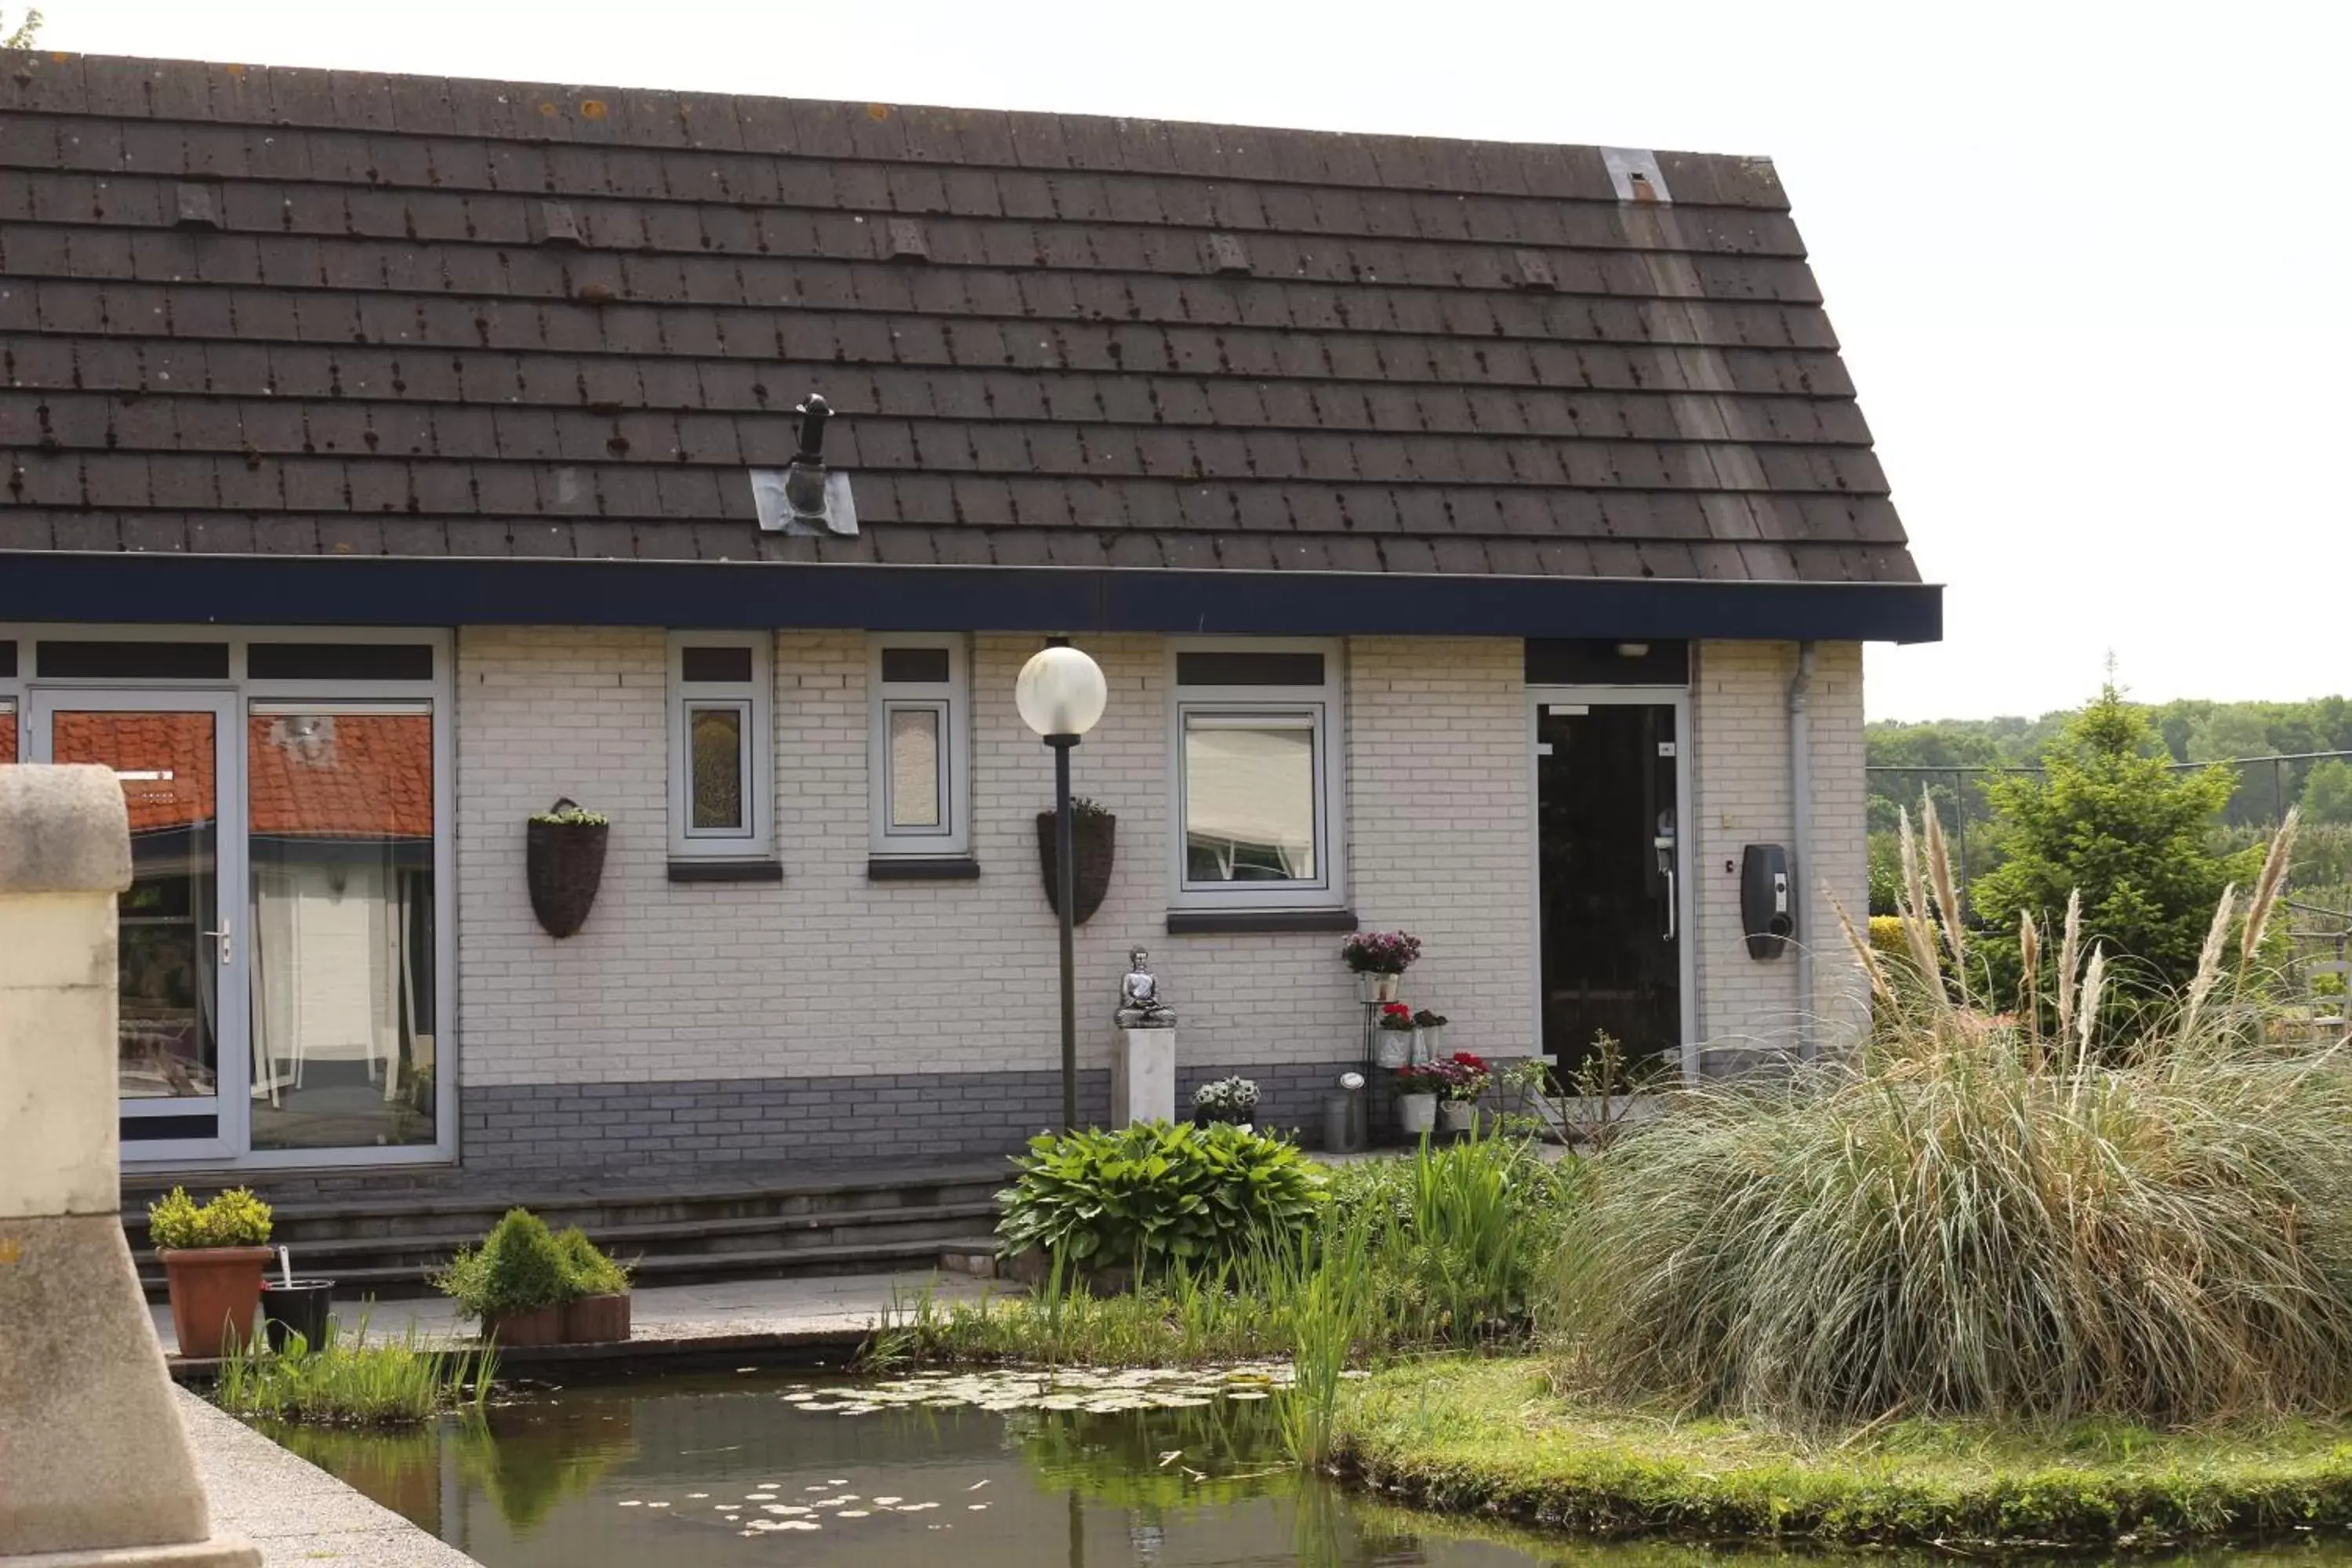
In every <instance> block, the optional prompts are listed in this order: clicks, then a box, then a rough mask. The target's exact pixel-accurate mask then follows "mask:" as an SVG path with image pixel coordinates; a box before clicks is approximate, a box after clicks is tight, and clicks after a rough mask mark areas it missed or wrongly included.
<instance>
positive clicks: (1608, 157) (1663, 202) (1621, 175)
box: [1601, 147, 1675, 206]
mask: <svg viewBox="0 0 2352 1568" xmlns="http://www.w3.org/2000/svg"><path fill="white" fill-rule="evenodd" d="M1601 163H1605V164H1607V165H1608V168H1609V183H1610V184H1612V185H1614V186H1615V187H1616V188H1617V199H1618V200H1619V201H1621V202H1645V203H1646V202H1654V203H1656V204H1657V205H1660V206H1672V205H1674V200H1675V196H1674V193H1673V192H1672V191H1669V190H1668V189H1666V176H1665V173H1664V171H1663V170H1661V169H1660V168H1659V167H1658V155H1657V154H1656V153H1653V152H1651V151H1650V150H1649V149H1647V148H1646V147H1603V148H1602V149H1601Z"/></svg>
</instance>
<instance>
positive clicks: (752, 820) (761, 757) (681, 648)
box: [664, 631, 776, 862]
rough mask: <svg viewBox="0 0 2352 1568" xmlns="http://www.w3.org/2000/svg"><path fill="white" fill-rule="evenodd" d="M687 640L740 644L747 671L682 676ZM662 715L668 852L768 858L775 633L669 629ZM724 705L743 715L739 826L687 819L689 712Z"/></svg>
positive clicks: (706, 857)
mask: <svg viewBox="0 0 2352 1568" xmlns="http://www.w3.org/2000/svg"><path fill="white" fill-rule="evenodd" d="M689 647H741V648H749V649H750V650H751V679H750V681H749V682H743V681H734V680H727V681H716V680H712V681H703V680H688V679H686V650H687V649H688V648H689ZM668 687H669V690H668V700H667V709H668V712H667V724H666V726H665V729H664V733H665V735H666V736H667V744H666V745H665V747H664V750H665V751H666V752H667V765H668V773H669V858H671V859H672V860H677V861H688V862H694V861H701V862H731V861H747V860H762V861H764V860H771V859H773V858H774V857H775V818H776V810H775V777H776V759H775V745H774V741H773V739H772V733H773V731H772V723H773V721H772V713H773V711H774V708H775V639H774V637H772V635H771V634H769V633H767V632H715V631H714V632H672V633H670V634H669V680H668ZM714 708H716V709H727V708H731V709H733V710H736V711H737V712H739V713H740V714H741V715H742V720H743V722H742V735H743V752H742V755H741V757H740V759H739V762H738V769H739V773H740V777H741V780H742V788H743V826H742V828H741V829H740V830H733V829H728V830H721V829H718V828H709V827H704V828H698V827H696V826H694V714H695V713H696V711H697V710H703V709H714Z"/></svg>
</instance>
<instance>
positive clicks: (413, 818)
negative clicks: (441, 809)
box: [245, 713, 433, 838]
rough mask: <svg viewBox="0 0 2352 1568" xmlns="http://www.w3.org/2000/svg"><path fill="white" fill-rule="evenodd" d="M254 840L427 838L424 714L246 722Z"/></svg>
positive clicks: (429, 762)
mask: <svg viewBox="0 0 2352 1568" xmlns="http://www.w3.org/2000/svg"><path fill="white" fill-rule="evenodd" d="M246 724H247V737H246V752H245V755H246V763H245V771H246V793H247V795H248V796H249V797H250V798H251V800H252V802H253V807H252V810H253V817H252V822H253V831H254V832H256V833H259V834H267V835H270V836H273V837H289V838H430V837H433V721H432V719H431V717H430V716H428V715H426V714H423V713H378V714H352V713H331V714H275V715H265V714H258V713H257V714H255V715H253V716H252V717H251V718H249V719H247V721H246Z"/></svg>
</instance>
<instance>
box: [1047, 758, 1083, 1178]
mask: <svg viewBox="0 0 2352 1568" xmlns="http://www.w3.org/2000/svg"><path fill="white" fill-rule="evenodd" d="M1077 743H1078V738H1077V737H1076V735H1048V736H1046V737H1045V744H1047V745H1049V746H1051V747H1053V748H1054V880H1055V883H1056V886H1055V889H1054V907H1055V910H1059V911H1060V913H1061V923H1062V1130H1063V1131H1066V1132H1075V1131H1077V1127H1078V994H1077V981H1076V969H1077V964H1076V959H1075V958H1074V956H1073V946H1072V937H1071V931H1072V922H1071V919H1070V915H1071V911H1072V910H1073V908H1074V907H1075V906H1076V903H1077V901H1078V894H1077V887H1078V880H1077V868H1076V860H1077V849H1076V846H1075V845H1073V844H1072V842H1071V838H1072V837H1073V836H1072V834H1071V831H1070V748H1071V747H1072V746H1075V745H1076V744H1077Z"/></svg>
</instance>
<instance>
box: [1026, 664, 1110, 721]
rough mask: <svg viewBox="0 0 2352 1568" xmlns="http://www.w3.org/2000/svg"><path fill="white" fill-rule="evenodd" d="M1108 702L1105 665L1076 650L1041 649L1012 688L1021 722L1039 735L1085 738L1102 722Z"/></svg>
mask: <svg viewBox="0 0 2352 1568" xmlns="http://www.w3.org/2000/svg"><path fill="white" fill-rule="evenodd" d="M1109 700H1110V687H1109V686H1108V683H1107V682H1105V681H1104V679H1103V672H1102V666H1100V665H1098V664H1097V663H1096V662H1095V661H1094V660H1093V659H1091V658H1087V656H1086V655H1085V654H1083V653H1080V652H1079V651H1078V650H1077V649H1076V648H1074V647H1049V648H1045V649H1044V650H1042V651H1041V652H1039V653H1038V654H1037V655H1036V656H1035V657H1034V658H1032V659H1030V661H1029V662H1028V663H1027V664H1024V665H1023V666H1022V667H1021V679H1020V680H1019V681H1017V682H1016V683H1015V684H1014V686H1013V705H1014V706H1015V707H1017V708H1019V709H1020V710H1021V721H1022V722H1023V723H1024V724H1026V725H1028V726H1029V728H1031V729H1032V730H1034V731H1036V732H1037V733H1038V734H1040V735H1083V734H1085V733H1086V732H1087V731H1089V730H1091V729H1093V728H1094V727H1095V726H1096V725H1097V724H1098V723H1100V722H1101V721H1102V716H1103V708H1104V706H1105V705H1106V704H1107V703H1108V702H1109Z"/></svg>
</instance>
